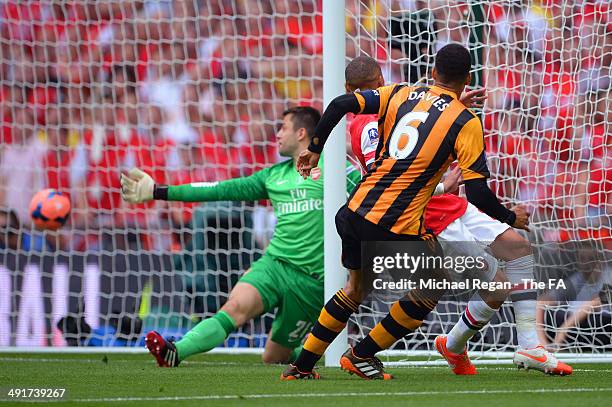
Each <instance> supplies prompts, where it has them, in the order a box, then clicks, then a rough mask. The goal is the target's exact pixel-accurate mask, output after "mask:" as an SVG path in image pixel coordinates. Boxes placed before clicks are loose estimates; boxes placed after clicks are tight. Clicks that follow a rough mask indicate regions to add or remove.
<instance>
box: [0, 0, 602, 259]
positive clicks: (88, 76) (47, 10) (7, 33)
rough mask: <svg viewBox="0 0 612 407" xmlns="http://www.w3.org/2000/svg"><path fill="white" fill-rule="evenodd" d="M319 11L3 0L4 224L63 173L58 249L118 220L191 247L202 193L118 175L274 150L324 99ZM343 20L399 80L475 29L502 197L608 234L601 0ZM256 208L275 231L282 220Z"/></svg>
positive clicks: (380, 12)
mask: <svg viewBox="0 0 612 407" xmlns="http://www.w3.org/2000/svg"><path fill="white" fill-rule="evenodd" d="M470 3H471V4H470ZM321 10H322V1H321V0H277V1H274V0H263V1H262V0H238V1H237V0H174V1H172V0H126V1H110V0H102V1H73V0H64V1H51V0H41V1H26V2H24V1H15V0H0V43H1V47H0V118H1V119H2V124H1V128H0V207H4V208H10V209H11V212H14V214H15V216H16V217H17V220H18V221H17V224H18V225H17V224H15V225H13V226H12V227H10V228H9V229H11V228H13V227H14V228H16V227H17V226H19V227H21V226H23V227H25V228H28V227H29V225H30V216H29V213H28V204H29V201H30V198H31V197H32V195H33V194H34V193H35V192H37V191H38V190H40V189H42V188H55V189H58V190H60V191H63V192H65V193H68V194H69V195H70V197H71V202H72V205H73V211H72V215H71V220H70V224H69V226H68V227H67V228H65V230H64V231H63V232H60V233H59V234H58V236H56V237H55V238H54V239H55V240H54V241H53V242H52V245H53V246H54V247H57V248H62V249H65V250H67V249H73V250H94V249H100V248H104V247H105V246H104V244H103V243H104V242H103V241H102V240H104V239H110V240H111V243H112V245H114V246H117V245H120V243H118V239H117V238H116V236H115V234H114V233H115V232H116V231H121V230H124V231H130V235H129V236H128V240H130V241H137V242H138V245H139V246H138V247H141V248H145V249H164V250H165V249H175V250H180V248H181V247H182V246H184V244H185V241H184V240H185V237H184V234H182V233H176V231H177V230H181V228H183V227H184V226H186V225H189V223H190V222H191V221H192V219H191V217H192V214H193V208H194V205H193V204H175V203H172V204H170V203H165V202H154V203H151V204H148V205H141V206H140V207H130V206H127V205H126V204H124V203H123V202H122V201H121V199H120V195H119V173H120V172H121V171H125V170H127V169H129V168H131V167H133V166H138V167H140V168H142V169H144V170H145V171H147V172H149V173H151V174H152V175H153V177H154V179H155V180H156V181H157V182H158V183H169V184H178V183H187V182H192V181H217V180H223V179H227V178H230V177H236V176H244V175H248V174H251V173H252V172H253V171H256V170H258V169H260V168H263V167H265V166H268V165H270V164H272V163H275V162H277V161H278V160H279V159H280V157H278V154H277V152H276V149H275V133H276V130H277V126H278V118H279V117H280V113H281V112H282V111H283V110H284V109H285V108H287V107H288V106H291V105H295V104H308V105H313V106H315V107H317V108H319V109H322V107H323V106H322V99H323V98H322V96H323V95H322V93H323V92H322V89H323V82H322V48H323V46H322V45H323V44H322V14H321ZM346 32H347V36H346V51H347V58H349V59H350V58H352V57H354V56H357V55H359V54H361V53H365V54H368V55H371V56H374V57H375V58H377V59H378V60H379V61H380V63H381V65H382V66H383V71H384V73H385V76H386V80H387V81H388V82H398V81H410V82H416V81H420V80H421V81H425V80H427V77H428V74H429V70H430V68H431V65H432V56H433V55H434V54H435V51H436V49H439V48H440V47H441V46H443V45H444V44H446V43H448V42H451V41H455V42H461V43H464V44H466V45H469V44H471V48H472V49H474V52H475V59H476V61H477V62H478V63H479V64H480V65H481V66H482V70H481V71H479V72H480V74H479V75H475V76H478V80H477V81H476V82H475V83H474V86H486V87H487V89H488V91H489V99H488V101H487V103H486V105H485V108H484V116H483V118H484V125H485V132H486V141H487V147H488V153H489V160H490V166H491V169H492V170H493V173H494V180H493V183H494V185H495V186H496V188H497V189H498V195H500V196H503V197H505V199H506V200H507V201H513V202H517V201H521V202H526V203H527V204H529V205H530V206H531V207H532V209H533V210H534V212H536V215H537V216H538V217H536V221H538V222H541V224H542V225H548V224H551V225H553V224H554V225H555V227H556V228H555V230H556V232H555V233H557V235H559V234H562V233H564V232H563V231H564V228H565V229H566V230H568V231H577V230H578V231H584V233H587V234H592V233H595V232H593V231H596V233H599V234H602V233H603V235H605V236H609V231H610V226H609V214H610V206H611V205H612V199H611V196H612V194H611V192H612V170H611V168H612V156H611V155H610V154H609V153H610V151H611V147H612V143H611V141H610V134H612V128H611V127H612V124H611V123H612V106H611V103H612V102H611V101H610V100H611V99H612V95H611V84H610V79H611V77H612V73H611V71H610V69H611V66H612V7H610V5H609V2H608V1H607V0H570V1H567V0H564V1H562V0H529V1H526V0H525V1H514V0H504V1H499V2H488V1H482V2H478V1H477V2H467V1H451V0H427V1H425V0H423V1H419V0H377V1H374V0H361V1H358V0H346ZM471 33H478V34H477V35H475V36H474V35H472V36H471V35H470V34H471ZM339 69H342V67H339ZM257 209H258V210H260V211H259V215H257V214H256V216H255V219H254V222H255V223H254V226H253V228H254V229H255V233H256V234H258V233H259V232H261V231H263V232H261V233H259V237H257V236H256V237H257V238H258V241H259V242H260V243H261V244H262V245H263V244H265V240H266V236H265V235H266V234H268V233H269V231H270V230H271V225H272V224H273V220H272V219H271V216H269V213H270V211H271V209H270V208H267V207H266V205H265V204H263V203H261V204H259V205H257ZM559 225H561V226H562V228H561V229H559V228H558V226H559ZM124 236H126V235H125V234H124ZM557 238H562V236H557Z"/></svg>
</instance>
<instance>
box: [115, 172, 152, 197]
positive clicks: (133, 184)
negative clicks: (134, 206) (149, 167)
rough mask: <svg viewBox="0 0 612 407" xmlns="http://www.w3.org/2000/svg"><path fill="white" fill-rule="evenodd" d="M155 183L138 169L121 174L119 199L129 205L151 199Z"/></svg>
mask: <svg viewBox="0 0 612 407" xmlns="http://www.w3.org/2000/svg"><path fill="white" fill-rule="evenodd" d="M154 189H155V181H153V178H151V176H150V175H149V174H147V173H146V172H144V171H142V170H141V169H139V168H132V169H131V170H130V171H129V172H128V173H127V175H126V174H121V197H122V198H123V200H124V201H126V202H129V203H142V202H147V201H150V200H151V199H153V190H154Z"/></svg>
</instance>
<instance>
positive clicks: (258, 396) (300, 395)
mask: <svg viewBox="0 0 612 407" xmlns="http://www.w3.org/2000/svg"><path fill="white" fill-rule="evenodd" d="M595 392H612V387H605V388H575V389H525V390H503V389H498V390H495V389H491V390H457V391H403V392H370V393H367V392H364V393H356V392H351V393H294V394H287V393H278V394H243V395H239V394H228V395H209V396H175V397H104V398H86V399H69V398H68V399H56V400H36V401H40V402H43V403H47V402H49V403H53V402H64V401H70V402H77V403H115V402H118V403H122V402H129V401H188V400H240V399H288V398H304V397H311V398H313V397H316V398H323V397H381V396H382V397H385V396H444V395H469V394H472V395H478V394H487V395H489V394H517V393H535V394H544V393H595ZM0 401H7V400H0ZM29 401H30V400H29Z"/></svg>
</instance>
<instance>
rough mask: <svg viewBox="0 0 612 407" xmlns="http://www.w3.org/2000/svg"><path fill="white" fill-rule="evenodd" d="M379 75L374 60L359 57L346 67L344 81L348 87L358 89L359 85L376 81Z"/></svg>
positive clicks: (378, 68) (377, 66)
mask: <svg viewBox="0 0 612 407" xmlns="http://www.w3.org/2000/svg"><path fill="white" fill-rule="evenodd" d="M380 73H381V71H380V65H378V62H376V60H375V59H374V58H371V57H369V56H366V55H361V56H358V57H357V58H354V59H353V60H352V61H351V62H349V64H348V65H347V66H346V69H345V70H344V80H345V81H346V83H348V84H350V85H353V86H356V87H360V85H363V84H364V83H366V82H369V81H373V80H374V79H376V78H377V76H378V75H380Z"/></svg>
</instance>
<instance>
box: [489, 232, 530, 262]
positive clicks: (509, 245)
mask: <svg viewBox="0 0 612 407" xmlns="http://www.w3.org/2000/svg"><path fill="white" fill-rule="evenodd" d="M491 249H492V250H493V253H494V255H495V257H497V258H498V259H500V260H504V261H511V260H515V259H519V258H521V257H525V256H529V255H531V254H533V250H532V248H531V243H529V240H527V239H525V238H524V237H523V236H521V235H519V234H518V233H517V232H516V231H515V230H514V229H508V230H506V231H505V232H504V233H502V234H501V235H499V236H498V238H497V239H495V242H494V244H493V245H492V246H491Z"/></svg>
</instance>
